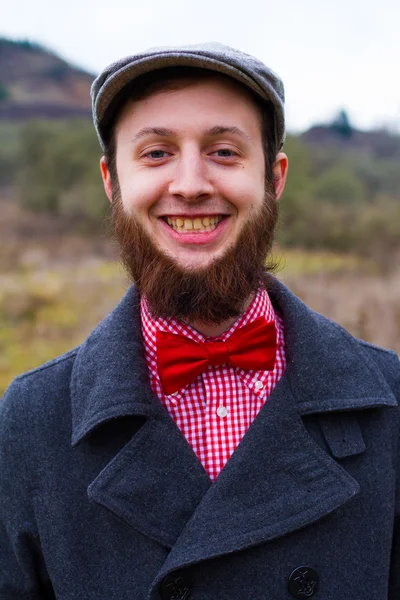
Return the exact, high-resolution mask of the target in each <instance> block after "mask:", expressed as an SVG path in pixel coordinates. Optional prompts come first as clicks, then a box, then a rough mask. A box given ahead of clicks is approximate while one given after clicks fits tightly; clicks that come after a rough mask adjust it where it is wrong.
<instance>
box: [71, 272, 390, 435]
mask: <svg viewBox="0 0 400 600" xmlns="http://www.w3.org/2000/svg"><path fill="white" fill-rule="evenodd" d="M268 292H269V295H270V297H271V300H272V302H273V304H274V306H275V308H276V309H277V310H279V312H280V313H281V314H282V316H283V320H284V325H285V338H286V358H287V373H286V377H287V379H288V385H289V386H290V388H291V391H292V393H293V396H294V398H295V399H296V403H297V410H298V412H299V413H300V414H301V415H305V414H315V413H324V412H332V411H342V410H357V409H362V408H372V407H377V406H384V405H387V406H395V405H397V401H396V399H395V397H394V395H393V393H392V391H391V390H390V387H389V385H388V384H387V382H386V380H385V378H384V377H383V375H382V373H381V371H380V370H379V369H378V367H377V366H376V365H375V363H374V362H373V361H372V360H371V359H370V358H369V357H368V356H367V353H366V352H365V351H363V349H362V347H361V346H360V344H359V342H358V341H357V340H355V339H354V338H353V337H352V336H351V335H350V334H348V333H347V332H346V331H345V330H343V329H342V328H341V327H339V326H338V325H336V324H335V323H333V322H331V321H329V320H328V319H325V318H324V317H322V316H321V315H319V314H317V313H315V312H313V311H311V310H310V309H309V308H308V307H307V306H306V305H305V304H303V302H301V300H299V299H298V298H297V297H296V296H294V295H293V294H292V293H291V292H290V291H289V290H288V289H287V288H286V287H285V286H284V285H283V284H282V283H280V282H279V281H278V280H277V279H275V278H271V280H270V284H269V285H268ZM71 396H72V442H73V444H77V443H78V442H79V441H80V440H81V439H82V438H84V437H85V436H87V435H88V434H89V433H90V432H91V431H93V430H94V429H95V428H96V427H98V426H99V425H101V424H102V423H104V422H106V421H109V420H111V419H114V418H116V417H120V416H135V415H138V416H139V415H141V416H151V415H161V414H162V413H163V412H165V409H164V408H163V407H162V405H161V403H160V402H159V401H158V400H157V399H156V398H155V397H154V395H153V394H152V392H151V389H150V386H149V381H148V374H147V366H146V362H145V358H144V355H143V341H142V334H141V322H140V300H139V295H138V292H137V290H136V289H135V288H133V287H131V288H130V289H129V290H128V292H127V293H126V295H125V296H124V298H123V299H122V300H121V302H120V303H119V305H118V306H117V307H116V308H115V309H114V311H113V312H111V313H110V314H109V315H108V317H106V318H105V319H104V321H103V322H102V323H100V325H99V326H98V327H97V328H96V329H95V330H94V331H93V332H92V334H91V335H90V336H89V337H88V338H87V340H86V341H85V342H84V343H83V344H82V346H80V348H79V350H78V354H77V357H76V361H75V364H74V369H73V374H72V381H71Z"/></svg>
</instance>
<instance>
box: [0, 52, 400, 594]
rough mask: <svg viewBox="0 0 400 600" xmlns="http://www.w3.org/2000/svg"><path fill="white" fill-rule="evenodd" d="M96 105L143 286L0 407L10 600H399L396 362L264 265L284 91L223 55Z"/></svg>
mask: <svg viewBox="0 0 400 600" xmlns="http://www.w3.org/2000/svg"><path fill="white" fill-rule="evenodd" d="M92 97H93V110H94V118H95V126H96V129H97V132H98V135H99V139H100V142H101V144H102V147H103V149H104V157H103V158H102V160H101V172H102V177H103V181H104V187H105V190H106V193H107V195H108V197H109V199H110V202H111V205H112V214H113V221H114V227H115V232H116V235H117V237H118V240H119V243H120V248H121V258H122V260H123V262H124V264H125V266H126V268H127V271H128V273H129V274H130V276H131V279H132V281H133V283H134V286H132V288H131V289H130V290H129V291H128V293H127V294H126V296H125V297H124V299H123V300H122V302H121V303H120V305H119V306H118V307H117V308H116V309H115V310H114V311H113V312H112V313H111V314H110V315H109V316H108V317H107V318H106V319H105V320H104V321H103V322H102V323H101V324H100V325H99V327H98V328H97V329H96V330H95V331H94V332H93V333H92V334H91V335H90V336H89V338H88V339H87V340H86V341H85V342H84V343H83V344H82V345H81V346H80V347H79V348H76V349H74V350H72V351H71V352H69V353H67V354H65V355H64V356H62V357H60V358H57V359H55V360H54V361H51V362H50V363H48V364H46V365H43V366H42V367H39V368H38V369H35V370H34V371H32V372H30V373H27V374H25V375H22V376H20V377H18V378H17V379H16V380H15V381H14V382H13V383H12V385H11V386H10V388H9V390H8V391H7V393H6V395H5V398H4V399H3V400H2V402H1V404H0V411H1V415H0V416H1V426H0V440H1V442H0V448H1V452H0V468H1V483H0V523H1V534H0V598H1V599H3V600H16V599H21V600H22V599H24V600H25V599H26V600H28V599H29V600H36V599H39V598H40V599H42V598H44V599H50V598H57V599H61V600H75V599H79V600H80V599H82V600H83V599H85V600H114V599H115V600H125V599H126V600H127V599H128V598H129V599H134V598H137V599H151V600H156V599H159V598H161V599H162V600H185V599H189V598H190V599H191V600H195V599H204V600H208V599H209V600H216V599H218V600H222V599H226V600H228V599H229V600H242V599H243V600H244V599H249V600H250V599H251V600H261V599H266V598H268V599H273V600H280V599H290V598H293V597H294V598H309V597H316V598H321V599H322V598H323V599H324V600H339V599H340V600H341V599H345V600H350V599H351V600H384V599H387V598H389V599H390V600H395V599H398V598H400V576H399V568H400V555H399V550H400V549H399V531H398V527H399V510H400V505H399V490H398V489H397V487H398V480H399V479H398V477H397V476H396V469H398V463H399V461H398V458H397V445H398V431H399V424H398V418H399V411H398V397H399V393H400V390H399V385H400V368H399V362H398V359H397V357H396V356H395V354H394V353H392V352H389V351H387V350H382V349H380V348H376V347H374V346H371V345H369V344H366V343H364V342H361V341H359V340H356V339H354V338H353V337H352V336H350V335H349V334H348V333H347V332H345V331H344V330H343V329H342V328H340V327H339V326H338V325H336V324H334V323H332V322H330V321H328V320H327V319H325V318H323V317H321V316H320V315H317V314H315V313H313V312H312V311H311V310H309V309H308V308H307V307H306V306H304V305H303V304H302V303H301V302H300V300H298V299H297V298H296V297H295V296H293V295H292V294H291V293H290V292H289V291H288V290H287V289H286V288H285V287H284V286H283V285H282V284H280V283H279V282H278V281H277V280H276V279H275V278H274V277H273V276H272V274H271V272H272V269H273V265H272V263H271V261H270V262H269V263H266V260H267V259H269V260H270V257H269V253H270V249H271V244H272V241H273V232H274V229H275V225H276V220H277V203H278V200H279V198H280V197H281V195H282V192H283V188H284V185H285V179H286V174H287V165H288V161H287V157H286V156H285V154H284V153H282V152H281V147H282V144H283V142H284V135H285V131H284V112H283V102H284V94H283V86H282V83H281V82H280V80H279V79H278V77H277V76H276V75H274V73H273V72H272V71H271V70H270V69H269V68H267V67H266V66H265V65H263V64H262V63H260V62H259V61H258V60H256V59H254V58H252V57H250V56H248V55H246V54H243V53H241V52H238V51H236V50H233V49H231V48H228V47H225V46H221V45H211V44H207V45H199V46H190V47H185V48H158V49H153V50H150V51H148V52H145V53H142V54H139V55H136V56H131V57H128V58H126V59H123V60H121V61H119V62H117V63H114V64H113V65H111V66H110V67H108V68H107V69H106V70H105V71H104V72H103V73H102V74H101V75H100V76H99V77H98V78H97V79H96V81H95V82H94V84H93V88H92Z"/></svg>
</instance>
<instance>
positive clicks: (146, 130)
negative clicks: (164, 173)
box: [132, 125, 252, 142]
mask: <svg viewBox="0 0 400 600" xmlns="http://www.w3.org/2000/svg"><path fill="white" fill-rule="evenodd" d="M224 133H232V134H233V135H238V136H239V137H241V138H244V139H246V140H248V141H249V142H251V141H252V139H251V137H250V136H249V135H247V133H246V132H244V131H243V130H242V129H239V127H236V126H234V125H233V126H228V125H215V126H214V127H211V129H208V130H207V131H206V135H208V136H211V137H214V136H218V135H223V134H224ZM148 135H157V136H159V137H172V136H177V135H178V133H177V132H176V131H174V130H173V129H166V128H165V127H143V129H140V130H139V131H138V132H137V133H136V134H135V135H134V136H133V138H132V142H137V141H138V140H140V139H141V138H143V137H146V136H148Z"/></svg>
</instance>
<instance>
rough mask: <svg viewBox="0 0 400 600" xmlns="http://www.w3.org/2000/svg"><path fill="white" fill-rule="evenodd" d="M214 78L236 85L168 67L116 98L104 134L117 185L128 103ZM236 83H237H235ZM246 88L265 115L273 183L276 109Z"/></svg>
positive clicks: (198, 72) (263, 126) (195, 71)
mask: <svg viewBox="0 0 400 600" xmlns="http://www.w3.org/2000/svg"><path fill="white" fill-rule="evenodd" d="M212 77H218V78H222V79H227V80H229V81H232V77H229V76H228V75H225V74H223V73H218V72H216V71H212V70H209V69H203V68H199V67H166V68H163V69H156V70H154V71H151V72H150V73H146V74H144V75H141V76H139V77H138V78H136V79H134V80H133V81H131V82H130V83H128V84H127V85H126V86H124V87H123V88H122V90H120V92H118V94H116V96H115V97H114V98H113V100H112V101H111V103H110V105H109V107H108V109H107V111H106V113H105V115H104V117H103V119H102V122H101V133H102V137H103V140H104V146H105V150H104V156H105V158H106V161H107V167H108V170H109V172H110V176H111V180H112V181H113V182H115V181H117V180H118V176H117V167H116V150H117V148H116V139H115V125H116V123H117V121H118V118H119V116H120V114H121V111H122V109H123V108H124V106H125V105H126V104H127V102H135V101H138V100H144V99H146V98H148V97H149V96H151V95H152V94H155V93H157V92H160V91H165V90H169V91H173V90H178V89H182V88H184V87H186V86H187V85H192V84H193V83H195V82H198V81H204V80H207V79H210V78H212ZM234 81H235V80H234ZM237 83H238V85H240V86H242V87H243V88H244V89H245V90H246V91H247V92H248V94H249V95H250V96H251V97H252V99H253V101H254V103H255V104H256V106H257V108H258V110H259V111H260V115H261V137H262V142H263V151H264V160H265V179H266V182H268V183H272V181H273V170H272V168H273V165H274V162H275V160H276V154H277V141H276V134H275V119H274V107H273V104H272V102H268V101H265V100H263V99H261V98H260V97H259V96H257V95H256V94H255V93H254V92H253V91H252V90H250V89H249V88H247V87H245V86H244V85H243V84H241V83H239V82H237Z"/></svg>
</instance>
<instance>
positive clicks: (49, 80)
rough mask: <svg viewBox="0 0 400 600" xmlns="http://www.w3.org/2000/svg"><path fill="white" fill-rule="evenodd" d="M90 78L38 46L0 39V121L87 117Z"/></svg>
mask: <svg viewBox="0 0 400 600" xmlns="http://www.w3.org/2000/svg"><path fill="white" fill-rule="evenodd" d="M93 79H94V75H92V74H90V73H87V72H85V71H83V70H81V69H79V68H77V67H73V66H71V65H70V64H68V63H67V62H66V61H65V60H63V59H62V58H60V57H58V56H57V55H55V54H54V53H52V52H50V51H48V50H47V49H45V48H43V47H42V46H40V45H39V44H35V43H31V42H26V41H23V42H20V41H12V40H8V39H5V38H0V119H2V120H5V119H7V120H10V119H12V120H21V119H28V118H34V117H45V118H64V117H72V116H90V110H91V109H90V95H89V92H90V85H91V83H92V81H93Z"/></svg>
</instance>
